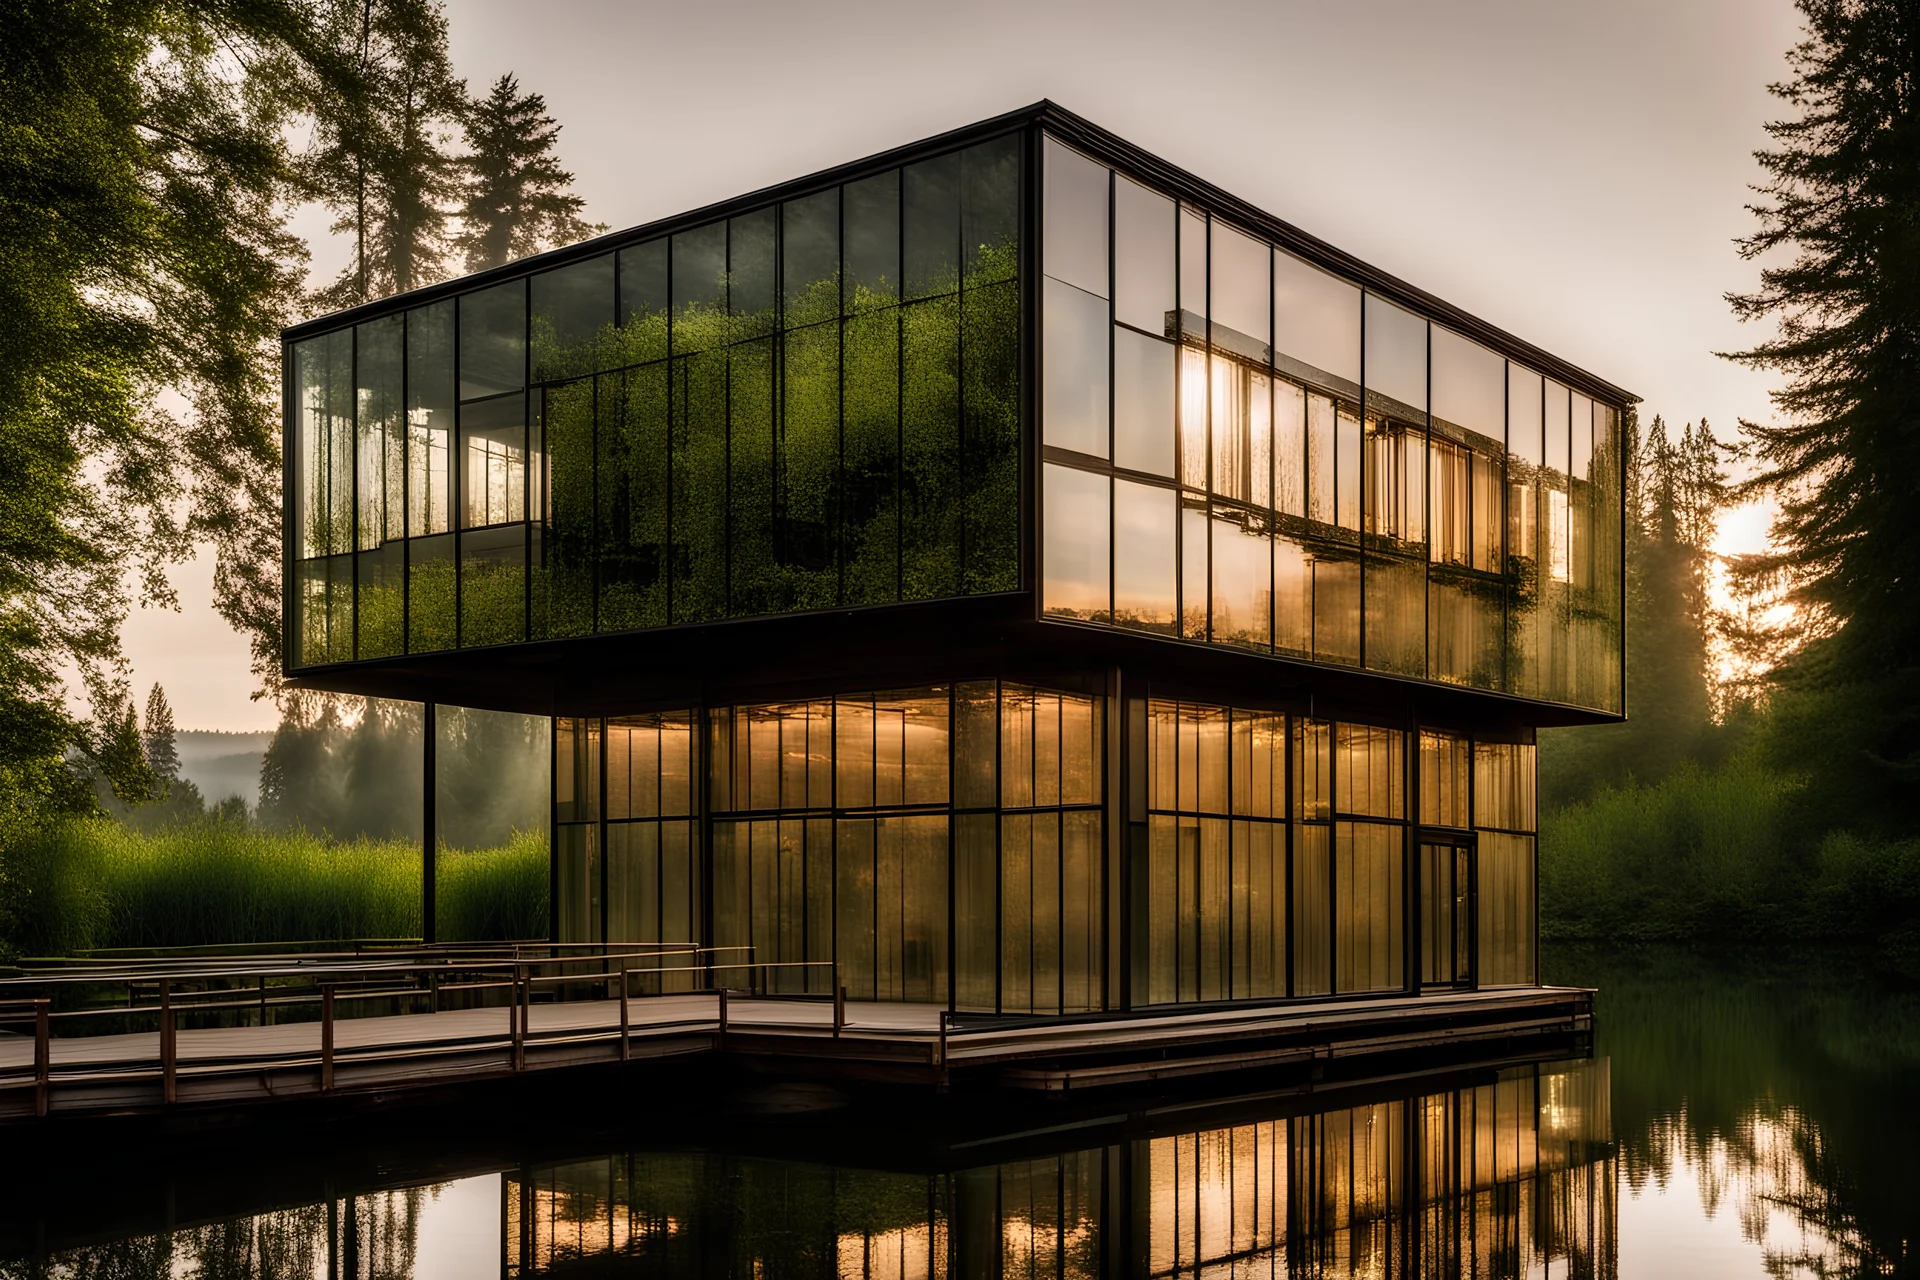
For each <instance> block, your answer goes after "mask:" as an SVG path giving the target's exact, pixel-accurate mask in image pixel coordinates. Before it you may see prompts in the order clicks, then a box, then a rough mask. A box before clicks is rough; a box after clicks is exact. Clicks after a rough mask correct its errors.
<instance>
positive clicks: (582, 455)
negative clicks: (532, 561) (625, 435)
mask: <svg viewBox="0 0 1920 1280" xmlns="http://www.w3.org/2000/svg"><path fill="white" fill-rule="evenodd" d="M594 381H595V380H594V379H592V378H582V379H580V380H578V381H576V382H569V383H564V384H562V385H560V386H557V387H549V388H547V389H546V391H545V392H544V394H543V396H542V403H543V412H542V415H541V428H542V431H541V438H542V440H543V441H544V442H545V444H546V453H547V484H546V487H547V504H546V505H547V520H546V528H545V529H544V530H543V531H542V536H541V539H540V543H539V547H540V563H539V564H537V565H536V567H535V575H534V620H533V634H534V636H535V638H542V637H549V636H574V635H585V634H587V633H588V632H590V631H592V630H593V575H594V554H595V544H596V542H597V538H596V530H595V528H594V524H595V519H594V516H595V513H594V500H593V488H594V405H595V392H594ZM607 381H608V382H609V384H610V385H616V384H617V380H615V379H608V380H607ZM608 408H609V410H612V411H616V412H617V404H615V405H609V406H608ZM610 425H611V424H610Z"/></svg>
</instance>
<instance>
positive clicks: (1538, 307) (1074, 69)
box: [125, 0, 1799, 729]
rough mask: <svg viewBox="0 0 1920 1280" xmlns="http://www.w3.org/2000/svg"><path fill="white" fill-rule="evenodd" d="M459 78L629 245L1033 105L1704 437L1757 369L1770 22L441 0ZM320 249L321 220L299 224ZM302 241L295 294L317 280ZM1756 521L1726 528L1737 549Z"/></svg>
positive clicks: (1704, 3) (1779, 19) (1407, 3)
mask: <svg viewBox="0 0 1920 1280" xmlns="http://www.w3.org/2000/svg"><path fill="white" fill-rule="evenodd" d="M448 11H449V17H450V20H451V25H452V36H453V59H454V66H455V68H456V70H457V71H458V72H459V74H461V75H463V76H465V77H466V79H467V81H468V85H469V87H470V89H472V90H473V91H475V92H480V91H482V90H484V89H485V87H486V86H487V85H488V84H490V83H491V82H492V80H493V79H494V78H495V77H496V76H498V75H500V74H501V73H502V72H505V71H514V72H516V73H517V74H518V75H519V76H520V80H521V83H522V85H523V86H524V87H526V88H528V89H531V90H534V91H536V92H539V93H543V94H545V95H546V98H547V104H548V107H549V109H550V110H551V112H552V114H553V115H554V116H555V118H557V119H558V120H559V121H560V122H561V123H562V125H563V126H564V132H563V134H562V136H561V144H560V145H561V152H562V157H563V159H564V161H565V163H566V164H567V165H568V166H569V167H570V168H571V169H572V170H573V172H574V174H575V176H576V186H577V189H578V191H579V192H580V194H581V195H583V196H584V197H586V200H587V211H588V214H589V215H590V216H591V217H592V218H593V219H595V220H597V221H600V222H605V223H607V224H609V225H611V226H613V227H616V228H617V227H627V226H632V225H635V224H637V223H641V222H646V221H649V220H651V219H653V218H658V217H662V216H664V215H668V214H673V213H677V212H680V211H682V210H685V209H689V208H693V207H695V206H698V205H702V204H706V203H708V202H710V201H714V200H719V199H723V198H725V197H727V196H731V195H736V194H739V193H741V192H743V191H747V190H751V189H753V188H757V187H762V186H766V185H768V184H770V183H774V182H779V181H781V180H783V179H787V178H792V177H797V176H800V175H802V174H806V173H810V172H812V171H814V170H816V169H822V168H825V167H827V166H829V165H833V164H837V163H840V162H842V161H846V160H852V159H855V158H857V157H859V156H863V155H866V154H869V153H871V152H874V151H879V150H882V149H884V148H887V147H891V146H895V145H898V144H900V143H904V142H911V141H913V140H915V139H917V138H921V137H924V136H926V135H928V134H932V133H936V132H939V131H941V130H944V129H948V128H952V127H954V126H956V125H961V124H965V123H968V122H969V121H972V120H976V119H980V118H983V117H986V116H990V115H995V114H998V113H1000V112H1002V111H1006V110H1009V109H1011V108H1014V107H1018V106H1023V105H1025V104H1027V103H1030V102H1033V101H1035V100H1037V99H1040V98H1052V99H1053V100H1054V101H1056V102H1058V103H1060V104H1061V105H1062V106H1065V107H1067V108H1068V109H1070V110H1072V111H1076V112H1078V113H1080V114H1081V115H1084V116H1086V117H1088V118H1089V119H1091V120H1093V121H1095V122H1096V123H1098V124H1101V125H1104V126H1105V127H1107V128H1108V129H1111V130H1113V131H1114V132H1116V133H1118V134H1120V135H1121V136H1122V137H1125V138H1127V139H1129V140H1131V141H1133V142H1135V143H1137V144H1139V145H1140V146H1142V147H1145V148H1146V149H1147V150H1149V151H1152V152H1155V153H1157V154H1158V155H1160V156H1163V157H1165V158H1166V159H1168V160H1170V161H1172V162H1173V163H1175V164H1178V165H1180V166H1182V167H1184V168H1186V169H1188V170H1191V171H1192V172H1194V173H1196V174H1198V175H1199V176H1201V177H1202V178H1205V179H1208V180H1209V181H1211V182H1213V183H1215V184H1216V185H1218V186H1221V187H1224V188H1226V189H1227V190H1229V191H1231V192H1233V193H1235V194H1236V195H1239V196H1241V197H1243V198H1245V199H1247V200H1249V201H1251V202H1252V203H1254V204H1256V205H1259V206H1261V207H1263V208H1265V209H1267V210H1269V211H1271V212H1273V213H1274V214H1276V215H1278V216H1279V217H1282V218H1284V219H1286V220H1287V221H1289V222H1292V223H1294V224H1295V225H1297V226H1299V227H1301V228H1303V229H1305V230H1307V231H1309V232H1312V233H1313V234H1315V235H1318V236H1320V237H1321V238H1323V239H1325V240H1328V241H1331V242H1332V243H1333V244H1335V245H1338V246H1339V247H1341V248H1343V249H1346V250H1348V251H1349V252H1352V253H1354V254H1357V255H1358V256H1359V257H1361V258H1364V259H1366V260H1368V261H1370V262H1372V263H1374V264H1375V265H1377V266H1379V267H1381V268H1383V269H1385V270H1387V271H1390V272H1393V273H1394V274H1396V275H1398V276H1401V277H1402V278H1404V279H1406V280H1408V281H1410V282H1412V283H1413V284H1416V285H1419V286H1420V287H1422V288H1425V289H1427V290H1428V291H1430V292H1432V293H1435V294H1438V295H1439V296H1441V297H1443V298H1446V299H1447V300H1449V301H1451V302H1453V303H1455V304H1457V305H1459V306H1461V307H1464V308H1465V309H1466V310H1468V311H1471V312H1474V313H1476V314H1478V315H1480V316H1482V317H1483V318H1485V319H1487V320H1488V321H1491V322H1492V323H1494V324H1496V325H1499V326H1501V327H1502V328H1505V329H1508V330H1510V331H1511V332H1513V333H1515V334H1518V335H1519V336H1521V337H1523V338H1526V339H1528V340H1529V341H1532V342H1534V343H1536V344H1538V345H1540V346H1542V347H1545V348H1546V349H1547V350H1549V351H1551V352H1554V353H1555V354H1557V355H1560V356H1562V357H1565V358H1566V359H1568V360H1571V361H1572V362H1574V363H1575V364H1578V365H1581V366H1583V367H1585V368H1588V369H1590V370H1592V371H1593V372H1594V373H1596V374H1598V375H1600V376H1601V377H1603V378H1607V379H1609V380H1611V381H1612V382H1614V383H1616V384H1618V385H1620V386H1623V387H1626V388H1627V389H1628V390H1630V391H1633V392H1636V393H1638V394H1639V395H1640V396H1642V397H1643V398H1644V401H1645V403H1644V405H1643V406H1642V414H1643V415H1644V416H1647V417H1651V415H1652V414H1654V413H1660V414H1664V415H1665V416H1667V417H1668V418H1670V419H1674V420H1684V419H1691V418H1697V417H1700V416H1701V415H1703V414H1704V415H1705V416H1706V417H1707V418H1709V419H1711V420H1712V421H1713V422H1714V423H1715V424H1716V426H1717V427H1718V428H1720V429H1721V433H1722V434H1723V435H1725V434H1726V433H1727V432H1729V431H1730V430H1731V428H1732V427H1733V425H1734V421H1735V419H1736V418H1739V417H1749V418H1751V417H1762V416H1765V415H1766V413H1767V411H1768V406H1767V400H1766V390H1767V387H1768V385H1769V384H1768V382H1767V380H1766V378H1765V376H1764V375H1759V374H1754V373H1750V372H1748V371H1746V370H1743V369H1741V368H1739V367H1737V366H1734V365H1732V364H1730V363H1728V362H1726V361H1724V360H1719V359H1716V358H1715V357H1714V356H1713V355H1712V352H1713V351H1715V350H1725V349H1729V348H1734V347H1739V346H1742V345H1745V344H1747V343H1749V342H1751V341H1752V340H1753V338H1754V337H1755V336H1756V334H1755V333H1754V332H1753V331H1751V330H1749V329H1743V327H1742V326H1740V325H1738V324H1736V323H1735V322H1734V320H1733V319H1732V317H1731V316H1730V315H1729V313H1728V310H1727V307H1726V304H1725V302H1724V301H1723V300H1722V295H1723V294H1725V293H1726V292H1727V291H1728V290H1740V289H1745V288H1748V287H1750V286H1751V284H1752V283H1753V280H1754V275H1755V271H1754V268H1753V267H1752V266H1751V265H1750V264H1746V263H1742V262H1741V261H1740V260H1739V258H1738V256H1737V255H1736V254H1735V252H1734V248H1733V245H1732V241H1733V238H1734V237H1735V236H1738V235H1741V234H1743V233H1745V232H1747V231H1749V230H1750V229H1751V227H1752V222H1751V218H1750V216H1749V215H1748V214H1747V213H1746V212H1745V210H1744V205H1745V203H1746V201H1747V200H1748V198H1749V196H1750V193H1749V192H1748V190H1747V184H1748V183H1749V182H1751V181H1754V180H1755V179H1756V178H1757V176H1758V168H1757V166H1756V165H1755V164H1754V162H1753V159H1752V152H1753V150H1754V149H1755V148H1756V147H1758V146H1761V145H1764V143H1765V140H1766V139H1765V134H1764V131H1763V129H1762V124H1763V123H1764V122H1765V121H1766V120H1767V119H1769V118H1772V117H1773V116H1774V115H1777V114H1778V111H1779V107H1780V104H1779V103H1777V102H1776V101H1775V100H1774V99H1771V98H1770V97H1769V96H1768V95H1767V93H1766V90H1765V86H1766V84H1767V83H1768V82H1769V81H1772V80H1777V79H1780V78H1782V77H1783V76H1784V75H1785V73H1786V63H1785V58H1784V54H1785V51H1786V49H1787V48H1788V47H1789V46H1790V45H1791V44H1792V43H1793V42H1794V41H1795V40H1796V39H1797V38H1798V32H1799V26H1798V22H1797V18H1796V15H1795V13H1794V11H1793V9H1792V6H1791V4H1790V3H1788V0H1680V2H1678V3H1676V0H1608V2H1607V3H1604V4H1593V3H1590V2H1586V0H1582V2H1579V3H1575V2H1574V0H1365V2H1361V0H1354V2H1349V3H1328V2H1327V0H1310V2H1306V0H1267V2H1266V3H1260V4H1253V3H1249V4H1200V3H1192V2H1189V3H1184V4H1178V5H1170V4H1153V5H1148V4H1119V3H1106V4H1050V3H1044V2H1041V0H1023V2H1022V3H1012V4H1002V3H981V2H979V0H973V2H972V3H967V4H938V5H935V4H910V3H891V4H878V3H874V4H865V3H831V4H828V3H807V2H806V0H775V2H773V3H760V2H754V3H742V2H739V0H735V2H733V3H726V4H717V3H716V4H698V3H694V4H689V3H685V2H684V0H675V2H674V3H670V4H638V3H630V4H616V3H598V4H593V3H584V2H583V3H566V2H565V0H545V3H540V4H531V3H525V2H524V0H520V2H509V0H451V3H449V5H448ZM301 225H302V227H303V229H305V230H307V231H308V232H309V233H313V234H317V233H320V232H323V231H324V228H325V225H326V220H325V218H324V217H319V216H304V217H303V218H302V219H301ZM338 261H339V259H338V257H337V256H334V257H331V258H329V257H328V256H327V255H326V251H325V247H324V246H322V247H321V248H320V251H319V253H318V254H317V256H316V262H317V269H324V268H326V267H329V266H333V265H336V264H337V263H338ZM1760 523H1762V522H1757V521H1753V520H1751V519H1749V520H1748V521H1746V523H1745V525H1744V526H1743V528H1745V529H1747V530H1748V532H1747V534H1746V535H1745V536H1746V537H1748V538H1750V537H1752V536H1753V533H1752V531H1753V530H1755V529H1757V528H1758V527H1759V524H1760ZM211 580H212V570H211V566H210V565H209V564H208V563H207V560H206V557H204V556H202V557H201V558H200V559H199V560H196V561H195V562H193V563H190V564H188V565H185V566H182V567H181V569H180V570H179V571H177V572H176V574H175V581H176V583H177V584H178V586H179V589H180V596H181V612H180V613H178V614H166V613H158V612H154V611H143V612H138V613H136V614H135V615H134V617H133V618H132V619H130V620H129V622H128V624H127V627H126V630H125V639H126V649H127V655H128V658H129V660H130V661H131V663H132V665H133V679H134V683H135V686H136V688H137V689H138V690H139V691H141V696H142V697H144V690H145V688H146V686H147V685H149V684H151V683H152V682H153V681H155V680H158V681H160V682H161V683H163V684H164V685H165V686H166V687H167V692H168V694H169V696H170V697H171V699H172V701H173V706H174V714H175V717H176V719H177V721H178V722H179V724H180V725H181V726H182V727H184V728H200V729H214V728H221V729H239V728H266V727H271V725H272V724H273V722H274V718H275V717H274V714H273V711H272V708H271V707H270V706H268V705H265V704H261V703H254V702H249V701H248V694H249V693H250V692H251V689H252V684H251V680H250V679H249V676H248V672H247V658H246V643H245V641H244V640H243V639H241V638H240V637H238V636H236V635H234V634H233V633H232V632H231V631H229V630H228V629H227V628H226V626H225V624H224V623H223V622H221V620H220V619H219V617H218V615H216V614H215V613H214V612H213V611H212V608H211V605H210V599H211Z"/></svg>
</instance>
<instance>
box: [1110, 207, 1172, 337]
mask: <svg viewBox="0 0 1920 1280" xmlns="http://www.w3.org/2000/svg"><path fill="white" fill-rule="evenodd" d="M1176 209H1177V206H1176V205H1175V204H1174V202H1173V201H1171V200H1169V199H1167V198H1166V197H1165V196H1163V195H1160V194H1158V193H1157V192H1153V191H1149V190H1147V188H1145V187H1143V186H1141V185H1140V184H1138V183H1136V182H1132V181H1129V180H1128V179H1126V178H1121V177H1116V178H1115V180H1114V189H1113V316H1114V319H1116V320H1119V321H1121V322H1123V323H1125V324H1130V325H1132V326H1134V327H1135V328H1137V329H1144V330H1145V331H1146V332H1148V333H1154V334H1162V335H1166V336H1174V334H1176V333H1177V332H1178V331H1177V329H1173V328H1172V327H1171V326H1170V325H1169V324H1168V316H1169V313H1171V312H1172V311H1173V310H1174V309H1175V307H1174V240H1175V221H1174V219H1175V213H1176Z"/></svg>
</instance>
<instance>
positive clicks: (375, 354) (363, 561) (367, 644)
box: [354, 315, 406, 659]
mask: <svg viewBox="0 0 1920 1280" xmlns="http://www.w3.org/2000/svg"><path fill="white" fill-rule="evenodd" d="M404 324H405V321H404V320H403V318H402V317H400V316H397V315H396V316H388V317H386V318H384V319H381V320H375V321H372V322H370V323H368V324H363V325H360V326H359V327H358V328H356V329H355V330H354V335H355V337H354V342H355V358H354V370H355V384H356V385H355V395H354V399H355V404H356V408H357V411H358V418H357V423H358V427H357V430H356V433H355V438H356V445H355V453H356V455H357V468H358V489H359V510H358V512H357V513H356V514H357V518H356V521H355V524H356V529H357V536H356V540H355V544H354V545H355V547H356V548H357V549H359V550H360V551H361V553H362V554H361V555H360V557H359V562H358V567H357V570H356V574H357V587H358V594H357V599H356V601H355V609H354V625H355V627H356V628H357V632H358V634H357V638H356V644H357V646H358V647H357V649H356V651H355V656H357V657H359V658H363V659H364V658H383V657H389V656H392V655H394V654H398V653H401V652H403V651H404V650H405V648H406V635H405V634H404V627H405V610H404V606H403V594H402V589H403V588H402V582H401V566H402V555H403V549H402V547H401V540H402V538H404V537H405V529H404V517H405V514H406V512H405V481H406V433H405V430H404V428H403V426H402V421H403V416H402V413H401V409H402V400H401V368H402V358H401V347H402V342H401V338H402V329H403V326H404Z"/></svg>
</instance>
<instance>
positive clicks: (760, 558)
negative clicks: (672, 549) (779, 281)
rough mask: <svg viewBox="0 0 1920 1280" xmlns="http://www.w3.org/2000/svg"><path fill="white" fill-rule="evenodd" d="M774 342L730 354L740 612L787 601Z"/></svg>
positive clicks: (731, 596) (730, 474)
mask: <svg viewBox="0 0 1920 1280" xmlns="http://www.w3.org/2000/svg"><path fill="white" fill-rule="evenodd" d="M769 237H771V232H769ZM769 274H771V268H770V267H769ZM736 292H738V291H736ZM773 348H774V344H773V343H772V342H771V341H769V340H766V339H761V340H758V341H753V342H742V343H737V344H736V345H735V346H734V347H733V348H732V350H731V351H730V352H729V353H728V358H727V446H726V449H727V466H726V486H727V491H726V492H727V519H728V526H727V546H726V562H727V613H728V614H729V615H730V616H732V617H736V618H739V617H752V616H754V615H756V614H765V613H772V612H774V611H775V610H777V609H779V608H781V607H782V606H783V605H784V604H785V599H784V595H785V593H784V592H783V591H782V589H781V574H780V565H779V563H778V561H777V560H776V558H775V557H776V539H777V536H778V531H777V530H776V529H775V527H774V501H773V481H774V385H773V369H774V349H773Z"/></svg>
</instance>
